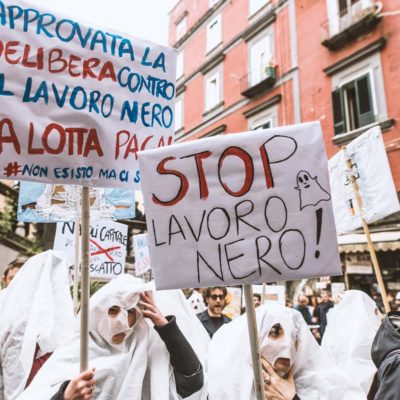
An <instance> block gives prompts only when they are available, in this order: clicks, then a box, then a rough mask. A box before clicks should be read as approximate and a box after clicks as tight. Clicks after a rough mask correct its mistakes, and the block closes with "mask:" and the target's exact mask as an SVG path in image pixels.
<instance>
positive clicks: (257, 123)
mask: <svg viewBox="0 0 400 400" xmlns="http://www.w3.org/2000/svg"><path fill="white" fill-rule="evenodd" d="M276 126H278V107H276V106H274V107H269V108H268V109H267V110H265V111H264V112H261V113H258V114H257V115H255V116H254V117H251V118H249V129H251V130H252V131H256V130H261V129H269V128H274V127H276Z"/></svg>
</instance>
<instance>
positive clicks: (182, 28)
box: [176, 17, 187, 41]
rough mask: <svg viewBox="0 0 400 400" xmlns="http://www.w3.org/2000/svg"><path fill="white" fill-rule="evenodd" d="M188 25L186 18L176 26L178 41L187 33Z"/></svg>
mask: <svg viewBox="0 0 400 400" xmlns="http://www.w3.org/2000/svg"><path fill="white" fill-rule="evenodd" d="M186 24H187V18H186V17H184V18H182V19H181V20H180V21H179V22H178V23H177V24H176V40H177V41H178V40H179V39H180V38H181V37H183V36H184V34H185V33H186V29H187V27H186Z"/></svg>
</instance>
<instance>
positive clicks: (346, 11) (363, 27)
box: [321, 0, 381, 51]
mask: <svg viewBox="0 0 400 400" xmlns="http://www.w3.org/2000/svg"><path fill="white" fill-rule="evenodd" d="M377 4H378V3H377V2H375V1H374V0H363V1H361V0H359V1H357V2H355V3H354V4H350V2H349V3H348V6H345V7H344V8H343V9H342V10H340V11H339V13H337V14H335V15H333V16H331V17H330V18H329V19H328V20H326V21H324V22H323V23H322V24H321V28H322V34H323V38H322V42H321V44H322V45H323V46H325V47H327V48H328V49H329V50H333V51H334V50H338V49H340V48H342V47H343V46H345V45H346V44H347V43H349V42H351V41H352V40H354V39H356V38H357V37H359V36H361V35H363V34H365V33H367V32H369V31H371V30H372V29H374V28H375V26H376V25H377V24H378V23H379V21H380V20H381V17H380V16H379V12H380V9H378V5H377Z"/></svg>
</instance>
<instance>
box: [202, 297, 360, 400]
mask: <svg viewBox="0 0 400 400" xmlns="http://www.w3.org/2000/svg"><path fill="white" fill-rule="evenodd" d="M256 316H257V327H258V333H259V341H260V352H261V354H262V356H263V357H264V358H265V359H266V360H267V361H268V362H269V363H270V364H273V363H274V361H275V360H276V359H278V358H287V359H290V361H291V364H292V370H293V376H294V382H295V386H296V393H297V395H298V396H299V397H300V398H301V400H337V399H344V400H350V399H351V400H365V399H366V396H365V394H364V392H363V390H362V389H361V388H360V387H359V386H358V385H357V384H354V383H353V382H352V381H351V380H350V379H349V378H348V377H346V376H345V374H343V373H342V372H341V371H340V370H339V369H337V368H335V366H334V365H333V362H332V361H331V360H330V359H329V357H328V356H327V355H326V354H325V353H324V352H323V351H322V350H321V349H320V347H319V345H318V343H317V342H316V341H315V339H314V337H313V336H312V334H311V332H310V330H309V328H308V326H307V324H306V323H305V321H304V319H303V317H302V315H301V314H300V313H299V312H298V311H296V310H293V309H291V308H286V307H283V306H280V305H274V304H268V305H264V306H261V307H258V308H257V309H256ZM277 323H279V324H280V325H281V326H282V327H283V330H284V336H283V337H282V338H281V339H275V340H272V339H269V338H268V334H269V332H270V330H271V328H272V327H273V326H274V325H275V324H277ZM296 342H297V346H296ZM296 347H297V349H296ZM208 371H209V398H210V400H227V399H229V400H255V399H256V395H255V390H254V384H253V370H252V361H251V352H250V341H249V335H248V328H247V317H246V316H245V315H242V316H241V317H239V318H237V319H235V320H234V321H232V322H231V323H229V324H226V325H223V326H222V327H221V328H220V329H219V330H218V331H217V332H216V334H215V335H214V336H213V338H212V340H211V344H210V348H209V358H208Z"/></svg>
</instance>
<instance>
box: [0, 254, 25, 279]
mask: <svg viewBox="0 0 400 400" xmlns="http://www.w3.org/2000/svg"><path fill="white" fill-rule="evenodd" d="M27 261H28V257H26V256H18V257H17V258H16V259H15V260H13V261H11V262H10V264H8V266H7V268H6V269H5V270H4V278H7V275H8V273H9V272H10V271H11V270H12V269H14V268H18V269H19V268H21V267H22V266H23V265H24V264H25V263H26V262H27Z"/></svg>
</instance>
